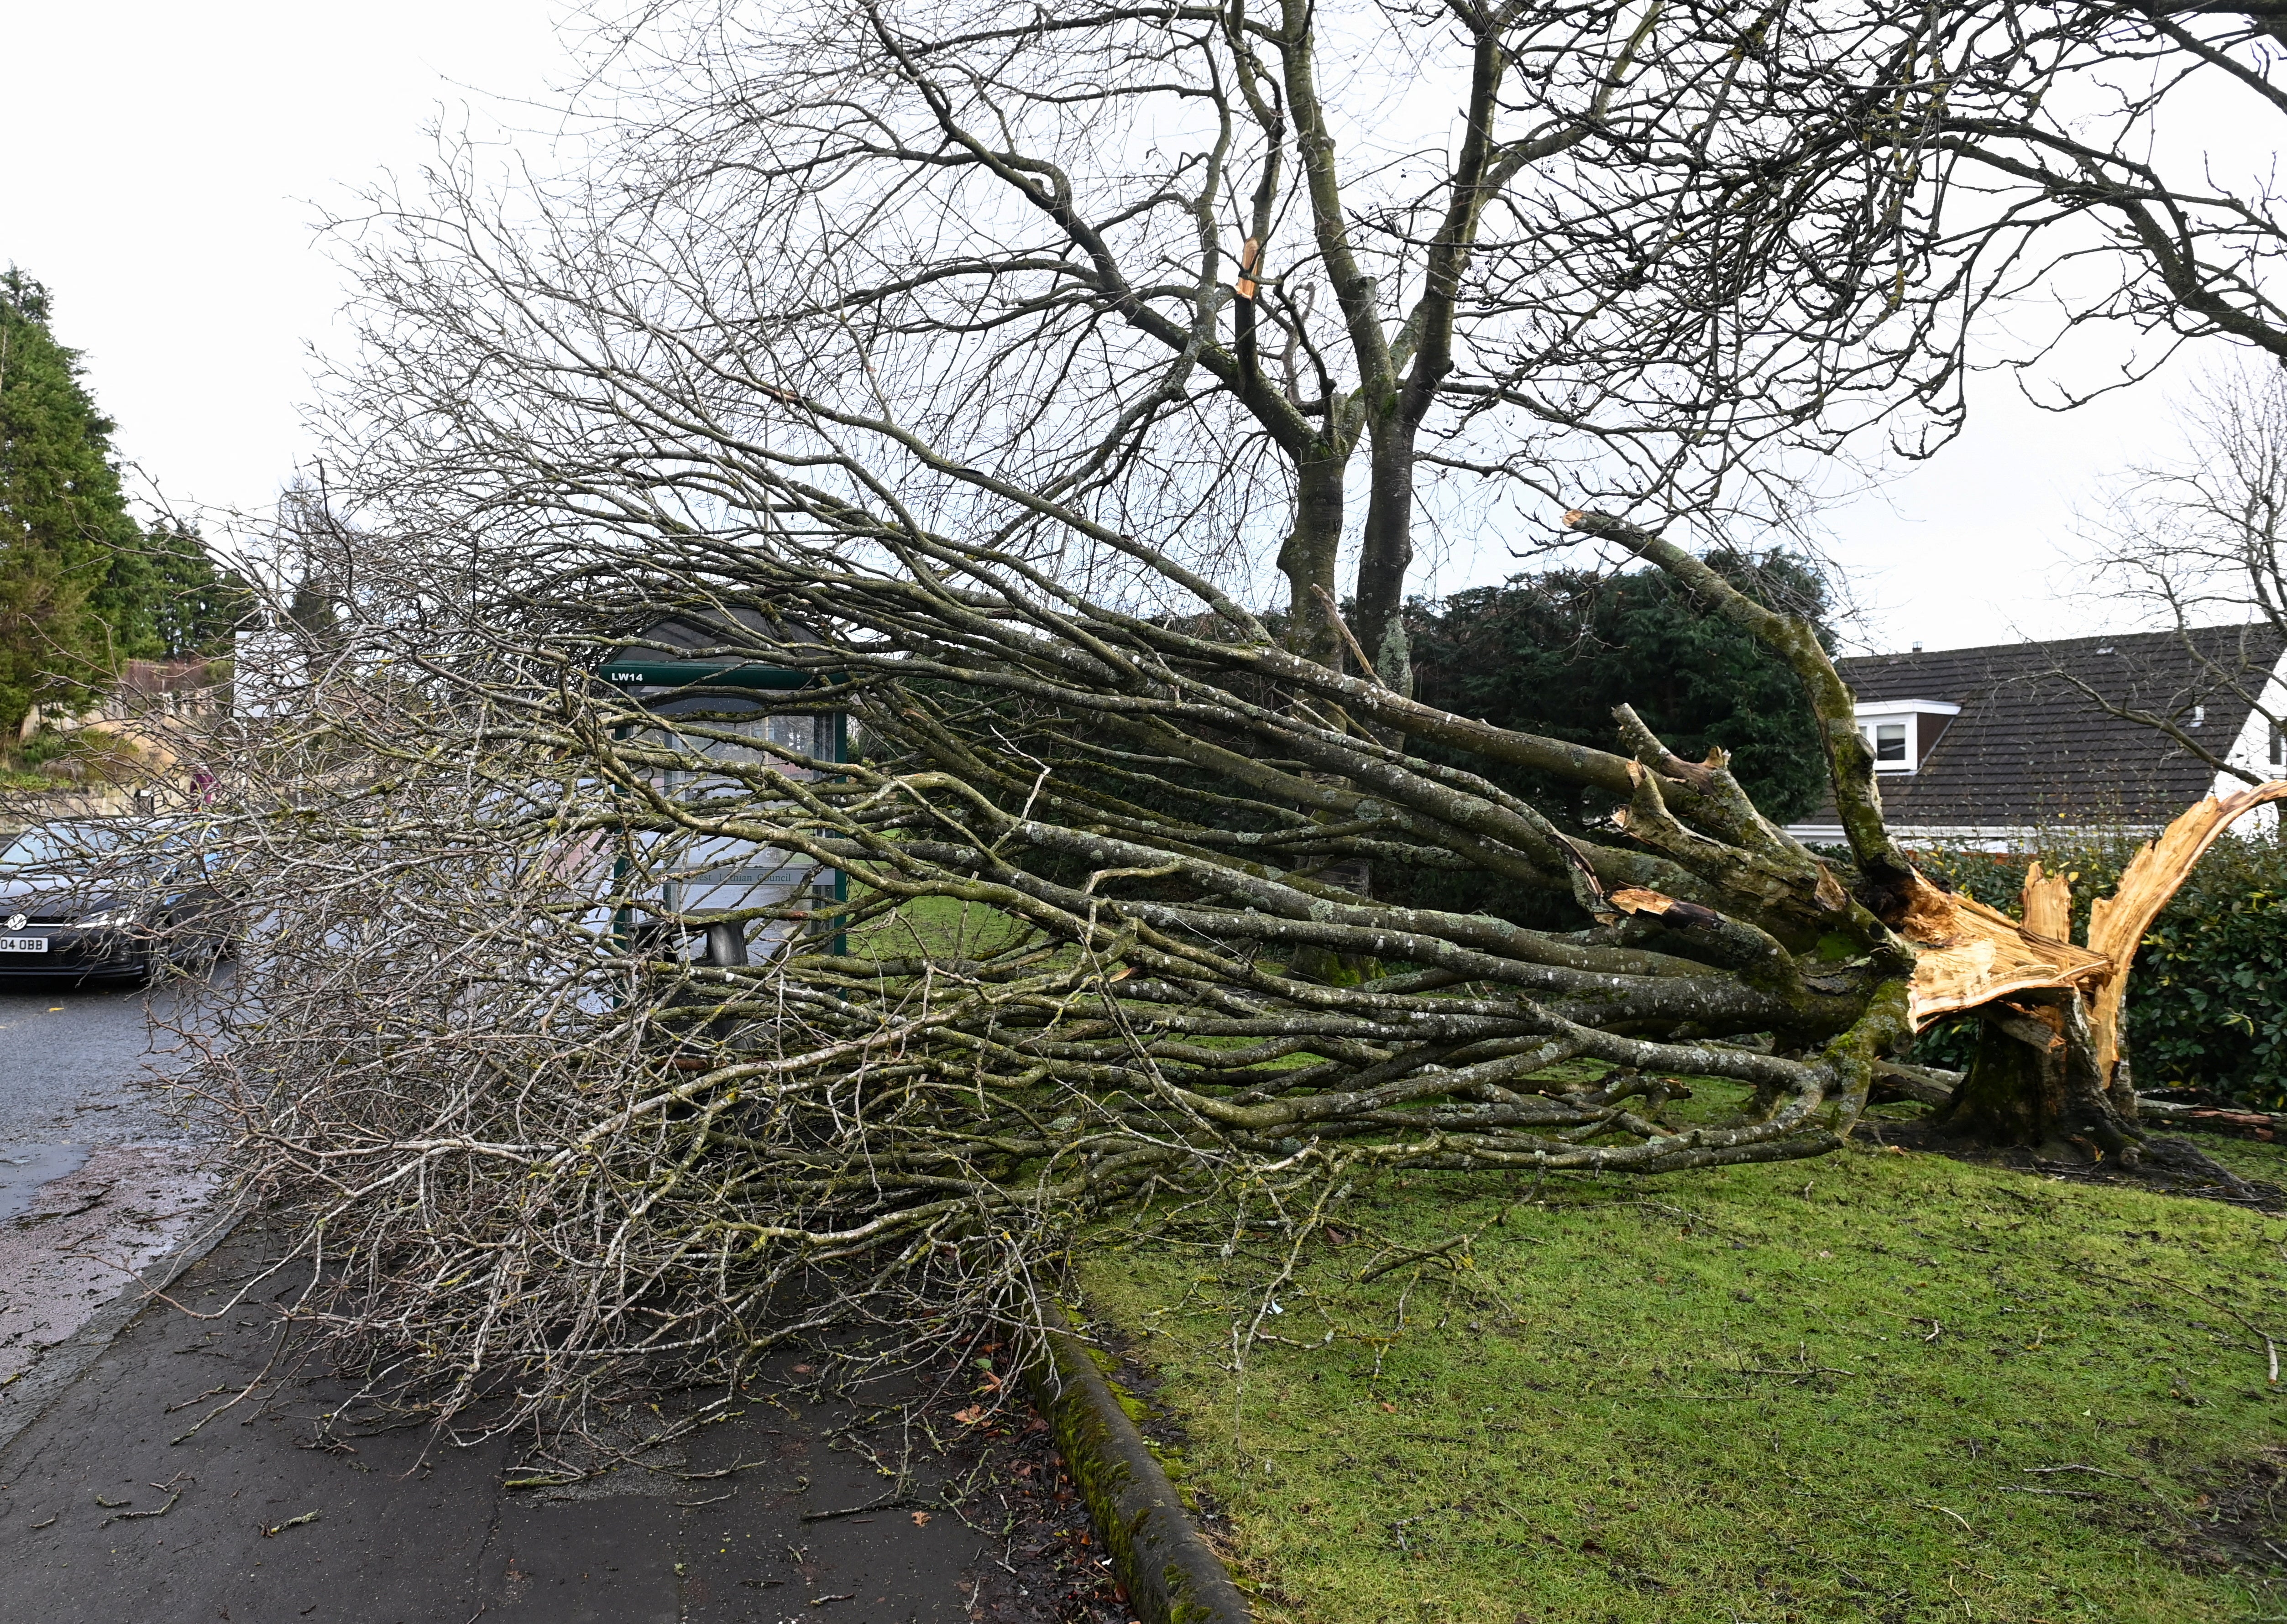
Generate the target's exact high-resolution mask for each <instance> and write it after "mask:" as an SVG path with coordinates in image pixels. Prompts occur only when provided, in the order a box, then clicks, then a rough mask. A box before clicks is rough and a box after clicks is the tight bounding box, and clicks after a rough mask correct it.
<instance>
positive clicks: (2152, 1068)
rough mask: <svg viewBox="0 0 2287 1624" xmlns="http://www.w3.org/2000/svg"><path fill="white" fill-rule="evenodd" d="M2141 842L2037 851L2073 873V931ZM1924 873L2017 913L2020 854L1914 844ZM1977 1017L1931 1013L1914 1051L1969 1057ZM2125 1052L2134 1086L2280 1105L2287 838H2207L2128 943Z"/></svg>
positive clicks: (2077, 932) (2285, 1024)
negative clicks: (2210, 843) (2145, 930)
mask: <svg viewBox="0 0 2287 1624" xmlns="http://www.w3.org/2000/svg"><path fill="white" fill-rule="evenodd" d="M2137 844H2138V842H2137V841H2135V840H2127V839H2111V838H2108V839H2101V840H2085V841H2078V842H2069V841H2059V842H2057V843H2055V844H2054V845H2053V846H2052V847H2050V848H2049V849H2047V850H2046V851H2042V852H2039V853H2038V854H2034V855H2038V857H2039V859H2040V862H2041V866H2042V868H2043V870H2044V871H2047V872H2050V873H2063V874H2067V875H2069V876H2071V877H2072V899H2073V938H2074V940H2075V941H2080V940H2083V939H2084V937H2085V933H2086V931H2087V928H2088V905H2089V903H2090V902H2091V901H2092V900H2093V899H2094V898H2096V897H2099V896H2106V895H2110V894H2111V892H2112V889H2113V887H2114V886H2115V885H2116V884H2117V882H2118V879H2119V878H2120V871H2121V868H2122V866H2123V865H2124V864H2125V863H2126V862H2127V861H2128V859H2129V858H2130V857H2131V856H2133V855H2134V854H2135V850H2136V847H2137ZM1915 860H1916V861H1917V862H1919V863H1920V864H1921V865H1922V868H1923V870H1924V871H1925V872H1927V873H1928V874H1929V875H1930V876H1931V877H1932V878H1933V879H1943V881H1944V882H1945V883H1947V884H1949V885H1951V886H1952V887H1954V888H1955V889H1957V890H1959V891H1963V892H1967V894H1968V895H1971V896H1974V897H1975V898H1977V899H1978V900H1979V901H1980V902H1982V903H1990V905H1992V906H1993V907H1996V908H1999V909H2001V910H2002V911H2005V912H2007V913H2009V914H2011V915H2013V916H2014V914H2015V913H2016V912H2017V911H2018V905H2019V899H2020V896H2021V895H2022V890H2023V887H2024V883H2025V869H2026V865H2027V863H2029V862H2030V857H2029V856H2025V855H2016V854H2006V855H2004V854H1997V853H1992V852H1975V851H1953V850H1946V851H1928V852H1918V853H1916V854H1915ZM1973 1021H1974V1017H1964V1018H1959V1019H1956V1020H1952V1021H1940V1022H1937V1023H1936V1024H1935V1025H1933V1026H1932V1027H1931V1028H1930V1029H1929V1030H1927V1031H1926V1032H1924V1033H1923V1034H1922V1035H1921V1037H1919V1039H1918V1040H1916V1043H1915V1045H1914V1050H1915V1058H1916V1059H1917V1060H1919V1061H1921V1062H1922V1063H1924V1064H1926V1065H1933V1066H1945V1067H1951V1068H1961V1067H1965V1066H1967V1064H1968V1063H1969V1053H1970V1047H1971V1041H1972V1037H1973V1034H1972V1032H1971V1030H1970V1029H1971V1026H1972V1024H1973ZM2127 1037H2128V1054H2129V1059H2130V1062H2131V1065H2132V1067H2133V1076H2134V1077H2135V1080H2136V1086H2137V1087H2138V1088H2139V1089H2143V1090H2150V1089H2156V1088H2178V1087H2181V1088H2200V1089H2205V1090H2207V1091H2209V1092H2212V1093H2215V1094H2219V1095H2221V1096H2223V1097H2225V1098H2227V1099H2229V1100H2236V1101H2237V1102H2239V1103H2241V1104H2243V1105H2247V1106H2251V1107H2256V1108H2263V1109H2271V1110H2275V1109H2278V1108H2281V1107H2283V1106H2287V845H2283V844H2282V843H2281V842H2280V840H2278V839H2276V838H2275V837H2273V836H2267V835H2258V836H2251V837H2242V836H2237V835H2230V834H2227V835H2225V836H2224V837H2223V838H2222V839H2221V840H2218V841H2217V842H2216V843H2215V846H2214V847H2212V849H2211V850H2210V851H2209V852H2208V854H2207V855H2206V856H2204V857H2203V858H2202V859H2201V860H2200V863H2199V866H2198V867H2197V868H2196V869H2194V870H2193V871H2192V874H2191V878H2190V879H2188V880H2187V881H2186V882H2185V883H2184V886H2183V888H2182V889H2181V890H2180V891H2178V892H2177V893H2176V896H2175V900H2174V901H2173V902H2172V903H2170V904H2169V906H2168V908H2167V911H2165V912H2164V913H2162V914H2161V916H2160V917H2159V918H2158V919H2157V920H2156V921H2155V922H2154V924H2153V927H2152V929H2151V931H2150V933H2149V934H2147V935H2146V936H2145V938H2144V941H2143V944H2142V945H2141V947H2139V948H2138V949H2137V952H2136V963H2135V966H2134V968H2133V970H2132V971H2131V973H2130V975H2129V981H2128V1021H2127Z"/></svg>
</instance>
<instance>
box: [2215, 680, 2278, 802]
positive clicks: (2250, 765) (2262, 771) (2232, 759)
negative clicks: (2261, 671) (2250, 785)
mask: <svg viewBox="0 0 2287 1624" xmlns="http://www.w3.org/2000/svg"><path fill="white" fill-rule="evenodd" d="M2274 716H2280V717H2287V655H2283V656H2281V658H2280V661H2279V664H2278V665H2276V666H2273V667H2272V669H2271V676H2270V679H2269V680H2268V681H2267V682H2265V683H2264V685H2263V697H2262V698H2261V699H2260V700H2259V701H2258V702H2257V705H2256V708H2255V709H2254V710H2252V711H2251V712H2249V713H2248V717H2247V723H2246V725H2245V726H2244V727H2243V728H2241V729H2240V730H2239V737H2237V738H2236V739H2235V740H2233V741H2232V746H2231V748H2230V749H2229V750H2228V751H2226V752H2224V760H2225V761H2228V762H2229V763H2230V764H2231V765H2232V766H2234V767H2236V768H2239V769H2243V770H2244V771H2247V772H2251V773H2253V774H2254V775H2255V776H2256V777H2259V778H2278V777H2287V767H2283V766H2278V765H2275V764H2274V763H2273V761H2272V760H2271V721H2270V719H2271V718H2272V717H2274ZM2246 787H2247V783H2246V781H2245V780H2244V779H2242V778H2238V777H2234V776H2233V775H2231V774H2230V773H2222V772H2220V773H2218V774H2217V775H2216V776H2215V782H2214V784H2212V786H2210V788H2209V791H2208V792H2209V793H2210V794H2212V795H2229V794H2232V793H2234V792H2237V791H2240V790H2243V789H2245V788H2246ZM2234 827H2235V828H2236V829H2237V831H2238V832H2240V833H2242V834H2259V835H2265V836H2272V835H2276V834H2277V833H2278V832H2279V807H2278V803H2276V802H2273V803H2271V804H2270V805H2267V806H2260V807H2258V808H2255V809H2254V810H2253V811H2251V812H2249V813H2247V814H2246V815H2245V816H2243V817H2242V818H2241V819H2240V820H2239V822H2238V823H2237V824H2236V825H2234Z"/></svg>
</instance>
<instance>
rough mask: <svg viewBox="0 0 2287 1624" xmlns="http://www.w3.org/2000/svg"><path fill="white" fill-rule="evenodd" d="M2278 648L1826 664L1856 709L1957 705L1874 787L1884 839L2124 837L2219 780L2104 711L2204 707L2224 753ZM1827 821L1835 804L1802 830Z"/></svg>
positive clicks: (2157, 636)
mask: <svg viewBox="0 0 2287 1624" xmlns="http://www.w3.org/2000/svg"><path fill="white" fill-rule="evenodd" d="M2283 646H2287V640H2283V638H2282V637H2281V636H2280V635H2279V634H2278V633H2277V632H2276V631H2275V630H2274V629H2273V628H2271V627H2268V626H2231V627H2208V628H2204V629H2197V630H2192V631H2188V632H2145V633H2135V634H2131V635H2121V636H2111V637H2075V638H2068V639H2065V640H2063V641H2061V642H2054V643H2002V644H1997V645H1995V646H1992V647H1990V648H1982V649H1946V650H1935V651H1934V652H1930V653H1913V654H1878V655H1872V656H1868V657H1865V658H1855V659H1840V660H1837V661H1836V662H1835V665H1836V666H1837V668H1838V669H1839V670H1840V672H1841V674H1842V680H1843V681H1844V682H1848V683H1849V684H1850V686H1851V688H1852V689H1853V690H1855V691H1856V693H1857V696H1858V702H1859V704H1860V705H1861V706H1869V705H1873V704H1878V703H1881V702H1885V701H1900V700H1908V699H1929V700H1939V701H1943V702H1947V703H1951V704H1954V705H1959V706H1960V707H1961V712H1960V714H1959V715H1957V716H1954V717H1951V719H1947V720H1946V721H1945V725H1944V730H1943V732H1942V733H1941V734H1939V736H1938V738H1937V741H1936V743H1935V745H1934V746H1932V745H1927V744H1926V745H1925V749H1924V754H1923V758H1922V761H1921V762H1920V764H1919V769H1917V770H1916V771H1914V772H1912V773H1885V774H1882V775H1880V777H1879V780H1878V787H1879V789H1880V791H1881V795H1882V806H1883V810H1884V811H1885V813H1886V814H1887V816H1888V818H1889V821H1890V824H1892V826H1893V827H1895V828H1897V829H1899V830H1900V831H1902V832H1903V831H1909V830H1912V829H1916V828H1925V829H1935V828H1945V829H1968V828H1995V827H2002V826H2010V827H2024V826H2028V825H2032V824H2056V823H2066V824H2132V825H2133V824H2164V823H2165V822H2166V821H2167V820H2168V819H2170V818H2172V817H2173V816H2175V815H2176V814H2177V813H2179V812H2180V811H2182V810H2183V809H2184V808H2186V807H2188V806H2189V805H2191V804H2192V803H2193V802H2194V801H2196V800H2199V799H2200V797H2202V796H2203V795H2205V794H2206V793H2207V792H2208V791H2209V788H2210V786H2211V785H2212V784H2213V782H2214V780H2215V769H2213V768H2212V767H2211V766H2210V765H2209V764H2208V763H2207V762H2205V761H2202V760H2201V759H2200V758H2199V757H2197V756H2196V755H2194V754H2192V753H2190V752H2189V751H2188V750H2185V749H2184V748H2183V747H2182V746H2181V745H2178V744H2176V743H2175V742H2174V741H2173V740H2172V739H2170V738H2169V737H2167V736H2166V735H2165V734H2163V733H2161V732H2159V731H2158V730H2156V729H2152V728H2149V727H2146V726H2143V725H2141V723H2138V722H2134V721H2127V720H2125V719H2124V718H2122V717H2119V716H2116V715H2113V714H2111V713H2109V712H2108V711H2107V710H2106V708H2105V706H2106V705H2107V704H2110V705H2112V706H2116V707H2119V708H2124V709H2135V710H2141V711H2147V712H2152V713H2158V714H2161V715H2170V714H2175V715H2178V716H2180V717H2182V716H2183V715H2184V714H2185V713H2187V712H2188V710H2189V709H2190V707H2191V706H2195V705H2199V706H2204V707H2205V714H2204V716H2203V717H2202V718H2201V722H2200V729H2199V732H2200V736H2201V737H2202V738H2203V739H2207V740H2212V741H2213V742H2212V745H2211V748H2212V749H2213V750H2214V752H2215V753H2216V754H2217V755H2218V756H2224V755H2227V754H2228V753H2229V752H2230V750H2231V748H2232V745H2233V744H2234V743H2235V742H2236V740H2237V739H2238V738H2239V737H2240V733H2241V730H2242V729H2243V728H2244V726H2245V725H2246V722H2247V720H2248V717H2249V714H2250V713H2251V710H2252V708H2253V704H2254V700H2255V698H2256V697H2257V696H2258V695H2259V694H2260V693H2261V692H2262V690H2263V684H2264V682H2265V681H2266V680H2267V678H2268V677H2269V675H2270V674H2271V673H2272V671H2273V670H2274V669H2275V667H2276V666H2277V665H2278V663H2279V658H2280V654H2281V652H2282V650H2283ZM1927 720H1930V721H1935V720H1937V718H1935V717H1933V718H1929V719H1927ZM1925 737H1927V736H1925ZM1835 816H1836V814H1835V811H1834V808H1833V806H1832V802H1831V801H1830V802H1829V803H1828V804H1827V805H1826V806H1825V807H1824V808H1822V809H1821V810H1820V811H1819V812H1818V813H1817V814H1816V815H1814V816H1812V817H1811V818H1809V819H1808V820H1806V822H1807V823H1809V824H1831V823H1832V822H1834V821H1835Z"/></svg>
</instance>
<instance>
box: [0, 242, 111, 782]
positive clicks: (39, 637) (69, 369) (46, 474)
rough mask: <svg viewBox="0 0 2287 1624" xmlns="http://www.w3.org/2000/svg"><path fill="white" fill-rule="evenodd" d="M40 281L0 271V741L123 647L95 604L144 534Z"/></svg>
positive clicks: (87, 684) (84, 684) (90, 677)
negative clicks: (119, 561) (52, 326)
mask: <svg viewBox="0 0 2287 1624" xmlns="http://www.w3.org/2000/svg"><path fill="white" fill-rule="evenodd" d="M48 312H49V299H48V292H47V289H46V288H43V287H42V286H41V285H40V284H39V283H38V282H37V281H35V280H33V279H32V278H30V277H28V276H27V275H25V274H24V273H23V272H21V271H18V270H15V269H13V268H11V269H10V270H9V271H7V272H4V273H0V737H7V736H9V735H12V732H13V730H14V729H15V728H16V727H17V726H18V725H20V723H21V721H22V720H23V717H24V713H25V712H26V711H27V710H28V709H29V708H30V707H31V706H34V705H36V704H39V703H42V702H44V701H48V702H52V701H55V700H68V699H71V698H77V697H80V696H83V695H84V694H85V693H86V692H87V691H88V690H90V689H91V688H92V687H93V686H95V685H97V684H99V683H100V682H101V681H102V680H103V679H104V678H105V677H106V676H107V675H108V674H110V673H111V672H112V671H114V670H115V669H116V668H117V666H118V662H119V661H120V660H121V659H122V658H125V657H126V656H127V655H128V654H129V653H131V652H140V651H141V650H126V649H123V648H121V647H120V646H119V640H118V639H117V637H116V636H115V635H113V634H112V631H111V628H110V627H108V626H107V624H106V623H105V621H104V619H103V617H102V616H101V614H100V613H99V603H98V602H97V597H98V595H99V594H100V593H101V592H102V590H103V588H104V587H105V584H106V581H107V578H108V577H109V575H110V574H111V572H112V569H113V564H114V561H115V559H116V558H118V557H120V556H123V555H131V554H132V553H133V551H134V549H135V548H137V547H138V543H139V542H140V540H141V534H140V532H139V530H138V526H137V525H136V523H135V521H134V519H133V517H132V516H131V515H130V514H129V513H128V511H127V504H126V500H125V497H124V495H123V493H122V491H121V489H120V481H119V469H118V467H117V465H116V463H115V461H114V458H113V453H112V446H111V436H112V433H113V430H114V429H115V424H114V423H113V422H111V420H110V419H108V418H107V417H105V416H104V415H103V414H102V413H101V412H100V411H99V410H98V409H97V408H96V404H95V401H94V398H92V397H91V395H90V394H89V393H88V391H87V389H86V386H85V385H84V384H83V382H81V379H80V367H79V358H78V356H77V354H76V353H75V351H71V350H68V349H66V348H65V347H64V346H63V345H61V344H59V343H57V342H56V339H55V335H54V334H53V333H51V331H50V330H49V327H48Z"/></svg>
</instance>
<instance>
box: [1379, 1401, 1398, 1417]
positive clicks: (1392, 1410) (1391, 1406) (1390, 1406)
mask: <svg viewBox="0 0 2287 1624" xmlns="http://www.w3.org/2000/svg"><path fill="white" fill-rule="evenodd" d="M1381 1407H1382V1408H1384V1409H1386V1410H1388V1411H1389V1413H1390V1414H1391V1415H1396V1414H1397V1406H1396V1405H1395V1404H1392V1403H1391V1402H1390V1401H1389V1399H1383V1400H1382V1401H1381Z"/></svg>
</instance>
